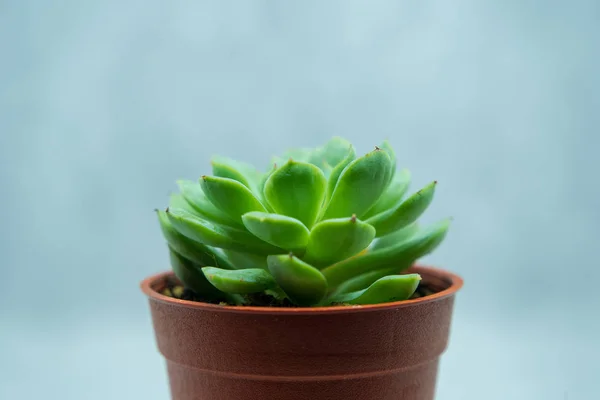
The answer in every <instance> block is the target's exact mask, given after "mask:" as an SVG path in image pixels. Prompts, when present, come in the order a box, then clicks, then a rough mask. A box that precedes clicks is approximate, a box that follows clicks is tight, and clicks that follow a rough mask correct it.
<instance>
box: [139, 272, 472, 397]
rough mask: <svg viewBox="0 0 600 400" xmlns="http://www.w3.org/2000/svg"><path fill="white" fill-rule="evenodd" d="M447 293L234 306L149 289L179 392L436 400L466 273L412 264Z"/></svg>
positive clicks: (157, 280) (161, 278)
mask: <svg viewBox="0 0 600 400" xmlns="http://www.w3.org/2000/svg"><path fill="white" fill-rule="evenodd" d="M411 272H418V273H420V274H421V275H422V277H423V281H424V282H428V283H429V284H430V285H434V286H435V285H437V286H438V287H439V289H442V290H441V291H440V292H438V293H436V294H434V295H430V296H427V297H424V298H420V299H415V300H408V301H403V302H397V303H386V304H380V305H372V306H371V305H369V306H355V307H324V308H263V307H228V306H225V307H224V306H218V305H211V304H204V303H197V302H190V301H185V300H177V299H173V298H169V297H166V296H162V295H161V294H159V291H160V290H161V289H162V287H163V286H164V282H165V277H166V276H167V275H168V274H161V275H157V276H155V277H151V278H148V279H147V280H145V281H144V282H143V283H142V288H143V290H144V292H145V293H146V294H147V295H148V296H149V299H150V309H151V313H152V321H153V325H154V330H155V334H156V340H157V344H158V348H159V350H160V352H161V353H162V354H163V356H164V357H165V359H166V361H167V369H168V374H169V384H170V388H171V395H172V399H173V400H262V399H265V400H267V399H268V400H307V399H310V400H312V399H314V400H433V399H434V395H435V386H436V378H437V371H438V362H439V358H440V356H441V355H442V353H443V352H444V350H445V349H446V346H447V344H448V336H449V330H450V323H451V317H452V309H453V303H454V295H455V293H456V291H457V290H458V289H459V288H460V287H461V285H462V280H461V279H460V278H459V277H457V276H456V275H453V274H450V273H447V272H444V271H440V270H437V269H433V268H425V267H413V268H412V271H411Z"/></svg>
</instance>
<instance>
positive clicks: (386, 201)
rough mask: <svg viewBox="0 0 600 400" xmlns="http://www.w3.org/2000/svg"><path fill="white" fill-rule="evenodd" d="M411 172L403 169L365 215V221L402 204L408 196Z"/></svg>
mask: <svg viewBox="0 0 600 400" xmlns="http://www.w3.org/2000/svg"><path fill="white" fill-rule="evenodd" d="M410 180H411V175H410V171H409V170H407V169H403V170H401V171H399V172H398V173H397V174H396V175H395V176H394V178H393V179H392V182H391V183H390V185H389V186H388V188H387V189H386V191H385V192H383V194H382V195H381V197H380V198H379V200H377V203H375V205H374V206H373V207H371V209H370V210H369V211H368V212H367V213H366V214H365V215H364V217H363V218H364V219H368V218H371V217H372V216H374V215H376V214H379V213H382V212H385V211H387V210H389V209H391V208H394V207H397V206H398V205H399V204H400V203H401V202H402V197H404V195H405V194H406V191H407V190H408V187H409V186H410Z"/></svg>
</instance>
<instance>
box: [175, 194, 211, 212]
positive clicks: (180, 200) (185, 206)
mask: <svg viewBox="0 0 600 400" xmlns="http://www.w3.org/2000/svg"><path fill="white" fill-rule="evenodd" d="M169 208H178V209H181V210H185V211H187V212H189V213H190V214H192V215H196V216H197V217H199V218H204V216H203V215H202V214H201V213H200V212H198V211H197V210H196V209H195V208H194V207H192V205H191V204H190V203H189V202H188V201H187V200H186V199H185V198H184V197H183V195H181V194H180V193H173V194H171V196H169Z"/></svg>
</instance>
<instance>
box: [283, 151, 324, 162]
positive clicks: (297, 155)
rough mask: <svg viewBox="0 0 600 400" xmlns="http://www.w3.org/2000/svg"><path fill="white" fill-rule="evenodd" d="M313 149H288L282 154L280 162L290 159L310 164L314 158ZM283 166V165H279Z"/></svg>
mask: <svg viewBox="0 0 600 400" xmlns="http://www.w3.org/2000/svg"><path fill="white" fill-rule="evenodd" d="M315 151H316V150H315V149H313V148H311V147H295V148H291V149H288V150H287V151H286V152H285V153H283V157H282V158H281V160H284V162H285V160H289V159H290V158H291V159H293V160H296V161H300V162H306V163H309V162H311V159H312V158H313V157H314V153H315ZM281 164H282V165H283V163H281Z"/></svg>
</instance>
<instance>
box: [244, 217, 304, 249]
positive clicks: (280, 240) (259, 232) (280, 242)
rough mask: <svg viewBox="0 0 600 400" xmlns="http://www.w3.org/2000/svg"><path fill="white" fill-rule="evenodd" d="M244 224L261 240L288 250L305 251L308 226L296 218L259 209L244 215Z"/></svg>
mask: <svg viewBox="0 0 600 400" xmlns="http://www.w3.org/2000/svg"><path fill="white" fill-rule="evenodd" d="M242 221H243V222H244V226H245V227H246V229H248V231H250V233H252V234H254V235H255V236H256V237H258V238H259V239H261V240H264V241H265V242H267V243H270V244H272V245H274V246H277V247H279V248H282V249H285V250H288V251H292V250H295V251H304V249H305V248H306V245H307V243H308V235H309V230H308V228H307V227H306V226H305V225H304V224H303V223H302V222H300V221H299V220H297V219H296V218H292V217H288V216H285V215H279V214H269V213H263V212H258V211H253V212H249V213H246V214H244V215H243V216H242Z"/></svg>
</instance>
